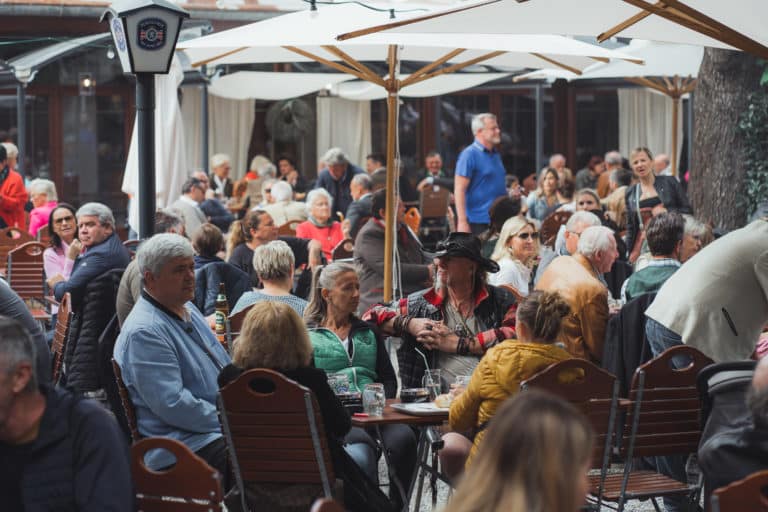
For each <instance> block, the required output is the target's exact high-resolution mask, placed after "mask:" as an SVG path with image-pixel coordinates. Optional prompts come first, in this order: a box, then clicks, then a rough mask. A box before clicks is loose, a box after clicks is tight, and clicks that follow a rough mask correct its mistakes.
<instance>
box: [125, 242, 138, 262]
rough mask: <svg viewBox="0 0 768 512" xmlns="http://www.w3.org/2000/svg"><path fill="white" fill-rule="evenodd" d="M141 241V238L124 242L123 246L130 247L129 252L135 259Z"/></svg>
mask: <svg viewBox="0 0 768 512" xmlns="http://www.w3.org/2000/svg"><path fill="white" fill-rule="evenodd" d="M140 243H141V240H135V239H133V240H126V241H125V242H123V247H125V248H126V249H128V253H129V254H130V255H131V259H133V258H134V257H135V256H136V250H137V249H138V248H139V244H140Z"/></svg>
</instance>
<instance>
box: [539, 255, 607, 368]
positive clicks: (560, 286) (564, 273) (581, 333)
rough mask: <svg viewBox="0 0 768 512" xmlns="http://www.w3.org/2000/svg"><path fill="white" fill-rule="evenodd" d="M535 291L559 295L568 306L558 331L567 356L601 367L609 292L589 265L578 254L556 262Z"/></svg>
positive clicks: (546, 272) (547, 270) (553, 262)
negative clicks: (569, 354)
mask: <svg viewBox="0 0 768 512" xmlns="http://www.w3.org/2000/svg"><path fill="white" fill-rule="evenodd" d="M536 289H537V290H546V291H550V292H552V291H557V292H560V295H562V296H563V298H564V299H565V300H566V301H567V302H568V304H569V305H570V306H571V313H570V314H569V315H568V316H566V317H565V318H564V319H563V324H562V327H561V331H560V332H561V334H560V336H561V338H560V339H561V341H563V342H564V343H565V345H566V347H567V349H568V352H570V353H571V354H573V355H574V356H576V357H580V358H582V359H587V360H589V361H592V362H593V363H597V364H600V361H601V359H602V358H603V343H604V341H605V328H606V325H607V324H608V289H607V288H606V287H605V286H604V285H603V284H602V283H601V282H600V280H599V279H598V278H597V272H596V271H595V269H594V268H593V267H592V264H591V263H590V261H589V260H588V259H587V258H586V257H584V256H583V255H581V254H576V255H574V256H559V257H557V258H555V259H554V260H553V261H552V263H550V264H549V266H548V267H547V269H546V270H545V271H544V274H543V275H542V276H541V279H540V280H539V282H538V284H537V285H536Z"/></svg>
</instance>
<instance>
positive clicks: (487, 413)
mask: <svg viewBox="0 0 768 512" xmlns="http://www.w3.org/2000/svg"><path fill="white" fill-rule="evenodd" d="M572 357H573V356H571V354H569V353H568V352H566V351H565V350H564V349H562V348H560V347H559V346H557V345H554V344H544V343H525V342H522V341H518V340H505V341H504V342H502V343H501V344H499V345H497V346H495V347H493V348H492V349H490V350H489V351H488V352H487V353H486V354H485V356H484V357H483V358H482V359H481V360H480V363H479V364H478V365H477V368H475V371H474V372H472V379H471V380H470V381H469V385H468V386H467V389H465V390H464V392H462V393H461V394H460V395H458V396H457V397H456V398H455V399H454V401H453V403H452V404H451V411H450V417H449V422H450V424H451V428H452V429H453V430H454V431H456V432H466V431H470V430H475V431H477V430H479V432H477V435H476V436H475V439H474V442H473V444H472V450H471V451H470V453H469V458H468V459H467V466H469V463H470V461H471V460H472V457H473V456H474V454H475V453H476V452H477V449H478V447H479V446H480V443H481V442H482V440H483V437H484V436H485V430H486V429H485V427H486V425H487V423H488V421H490V420H491V418H493V415H494V414H496V410H497V409H498V408H499V406H500V405H501V404H502V403H504V401H505V400H506V399H507V398H509V397H510V396H512V395H514V394H515V393H517V392H518V390H519V389H520V383H521V382H522V381H524V380H525V379H527V378H529V377H531V376H533V375H534V374H536V373H538V372H540V371H541V370H544V369H545V368H547V367H548V366H550V365H552V364H554V363H557V362H559V361H563V360H565V359H571V358H572ZM574 378H575V376H574Z"/></svg>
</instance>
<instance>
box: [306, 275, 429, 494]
mask: <svg viewBox="0 0 768 512" xmlns="http://www.w3.org/2000/svg"><path fill="white" fill-rule="evenodd" d="M359 302H360V282H359V280H358V277H357V272H356V271H355V267H353V266H352V265H350V264H348V263H339V262H334V263H331V264H329V265H326V266H324V267H322V266H319V267H317V268H316V269H315V271H314V274H313V276H312V293H311V295H310V301H309V305H308V306H307V308H306V309H305V310H304V319H305V321H306V323H307V326H308V327H309V339H310V341H311V342H312V347H313V349H314V363H315V366H316V367H317V368H321V369H323V370H325V372H326V373H327V374H328V375H333V374H341V375H346V376H347V377H348V379H349V384H350V388H352V390H353V391H359V392H362V391H363V388H365V385H366V384H372V383H374V382H380V383H382V384H384V392H385V395H386V397H387V398H394V397H395V396H396V395H397V379H396V377H395V371H394V369H393V368H392V363H391V361H390V360H389V354H388V353H387V351H386V349H385V348H384V342H383V340H382V338H381V335H380V334H379V333H378V332H377V331H376V330H374V328H373V327H372V326H370V325H369V324H367V323H366V322H364V321H362V320H360V319H359V318H357V316H355V311H356V310H357V306H358V303H359ZM380 430H381V437H382V439H381V441H382V443H383V444H384V447H385V449H386V450H388V452H389V454H390V462H391V468H390V470H392V471H393V472H394V474H395V475H396V476H397V478H398V479H399V481H400V483H401V484H402V485H403V486H404V488H405V489H407V486H408V484H409V483H410V481H411V476H412V475H413V470H414V467H415V465H416V436H415V434H414V432H413V430H411V429H410V428H409V427H408V426H406V425H385V426H383V427H381V429H380ZM371 434H372V433H369V432H366V431H365V430H363V429H361V428H352V430H351V431H350V433H349V434H348V435H347V437H346V439H345V440H346V442H347V445H346V446H345V449H346V450H347V453H349V455H350V456H351V457H352V458H353V459H354V460H355V462H356V463H357V464H358V466H360V467H361V468H363V469H364V470H365V471H366V473H367V474H368V475H369V476H370V477H371V478H373V479H374V481H378V470H377V468H378V461H377V457H376V443H375V442H374V441H373V439H372V438H371ZM391 477H392V474H390V478H391ZM396 487H397V486H394V485H393V486H390V498H392V499H393V501H394V502H395V504H396V505H398V508H401V504H400V495H399V493H398V491H397V489H396Z"/></svg>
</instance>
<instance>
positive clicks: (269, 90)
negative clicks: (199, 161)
mask: <svg viewBox="0 0 768 512" xmlns="http://www.w3.org/2000/svg"><path fill="white" fill-rule="evenodd" d="M354 78H355V77H353V76H352V75H347V74H344V73H279V72H274V71H236V72H235V73H231V74H228V75H223V76H220V77H218V78H216V79H214V80H212V82H211V84H210V85H209V86H208V92H209V93H210V94H213V95H214V96H219V97H222V98H229V99H232V100H246V99H258V100H268V101H279V100H287V99H291V98H298V97H299V96H304V95H306V94H312V93H315V92H317V91H319V90H321V89H328V88H331V87H333V86H334V85H337V84H339V83H341V82H346V81H347V80H354Z"/></svg>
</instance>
